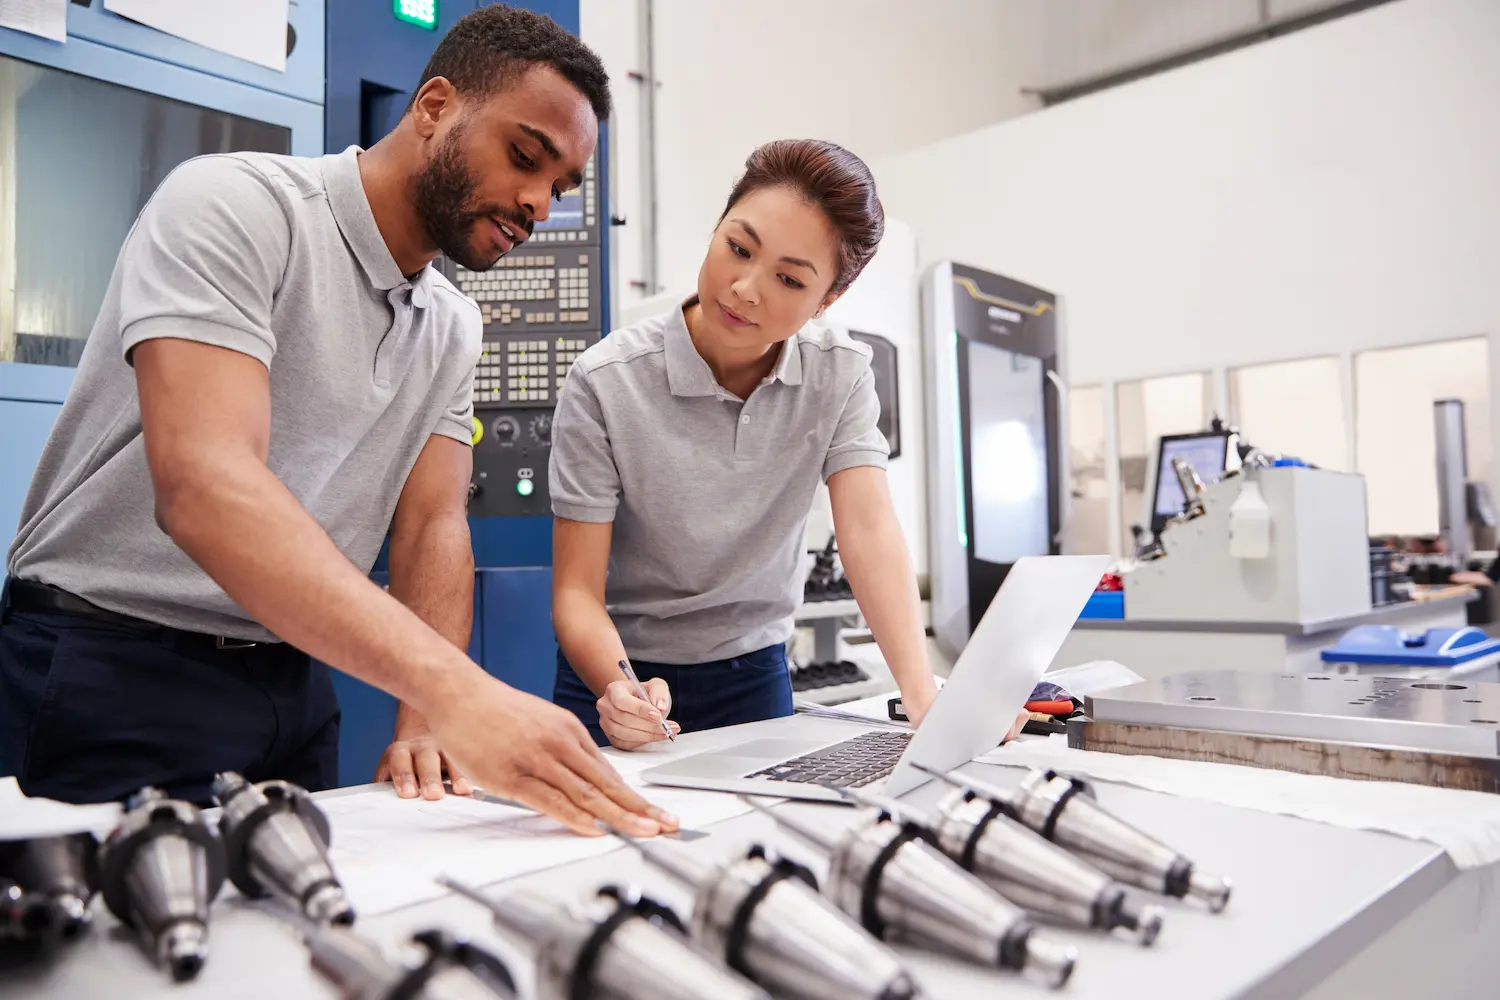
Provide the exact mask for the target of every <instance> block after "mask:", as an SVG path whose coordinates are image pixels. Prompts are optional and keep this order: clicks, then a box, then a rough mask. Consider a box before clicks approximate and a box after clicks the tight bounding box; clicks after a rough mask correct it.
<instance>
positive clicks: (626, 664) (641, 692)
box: [620, 660, 677, 743]
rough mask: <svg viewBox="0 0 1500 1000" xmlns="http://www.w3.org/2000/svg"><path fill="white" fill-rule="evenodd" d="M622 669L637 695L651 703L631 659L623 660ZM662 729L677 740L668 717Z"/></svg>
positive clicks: (662, 723)
mask: <svg viewBox="0 0 1500 1000" xmlns="http://www.w3.org/2000/svg"><path fill="white" fill-rule="evenodd" d="M620 669H621V670H623V671H624V672H625V679H626V680H628V681H629V682H630V683H631V684H632V685H634V686H635V696H636V697H637V698H639V699H641V701H644V702H645V703H646V704H648V705H650V704H651V698H650V697H649V696H648V695H647V694H646V689H645V688H643V687H641V679H640V678H639V677H637V676H636V675H635V671H634V670H633V669H632V668H631V666H630V661H629V660H621V661H620ZM661 731H662V732H664V733H666V734H667V739H669V740H671V741H672V742H673V743H676V742H677V737H675V736H673V735H672V727H671V726H669V725H667V720H666V719H662V720H661Z"/></svg>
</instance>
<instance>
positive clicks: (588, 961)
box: [438, 879, 770, 1000]
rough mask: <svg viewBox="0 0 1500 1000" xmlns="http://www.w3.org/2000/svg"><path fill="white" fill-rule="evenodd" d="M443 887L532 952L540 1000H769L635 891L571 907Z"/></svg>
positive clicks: (610, 889) (603, 894)
mask: <svg viewBox="0 0 1500 1000" xmlns="http://www.w3.org/2000/svg"><path fill="white" fill-rule="evenodd" d="M438 881H439V882H440V883H442V884H443V885H445V886H447V887H448V888H450V889H452V890H454V891H455V892H457V893H459V894H460V895H463V896H465V897H467V898H468V899H471V900H473V901H474V902H476V903H478V904H479V905H481V906H483V907H485V908H486V909H488V910H489V911H490V913H491V915H492V916H493V917H494V920H495V924H496V926H498V927H499V928H501V930H503V931H505V932H506V933H508V934H510V935H512V936H514V937H516V938H518V939H519V940H521V941H523V942H525V943H526V945H527V946H528V947H530V948H531V949H532V950H533V951H534V953H535V955H536V986H535V991H536V993H535V995H536V997H537V1000H588V998H602V1000H770V998H769V997H768V996H767V994H766V993H764V992H763V991H762V990H761V989H760V988H759V987H757V986H756V985H754V984H753V983H751V982H749V981H748V980H746V979H744V978H742V977H741V976H740V974H739V973H737V972H735V971H733V970H732V969H730V968H728V967H727V966H725V965H723V964H721V963H720V962H718V961H716V960H715V959H714V958H713V957H711V956H710V955H708V954H707V953H705V952H703V951H700V950H698V949H697V948H695V947H694V946H693V945H692V944H690V943H689V941H688V936H687V930H686V927H685V926H684V924H683V923H682V920H681V919H680V918H679V917H678V916H677V914H676V913H674V912H673V911H672V910H671V909H670V908H669V907H667V906H664V905H662V904H661V903H658V902H657V901H655V900H653V899H651V898H650V897H647V896H642V895H641V894H640V893H638V892H636V891H635V890H634V889H632V888H629V887H624V886H605V887H603V888H601V889H600V890H599V891H598V892H597V893H596V894H594V895H592V896H590V897H588V898H586V899H583V900H581V901H577V902H575V903H574V904H573V905H567V904H564V903H559V902H556V901H554V900H551V899H548V898H546V897H545V896H542V895H539V894H537V893H535V892H527V891H521V892H512V893H507V894H506V895H504V896H498V897H492V896H488V895H486V894H484V893H482V892H480V891H478V890H477V889H474V888H471V887H469V886H466V885H463V884H462V883H460V882H456V881H453V880H452V879H439V880H438Z"/></svg>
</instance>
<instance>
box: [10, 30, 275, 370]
mask: <svg viewBox="0 0 1500 1000" xmlns="http://www.w3.org/2000/svg"><path fill="white" fill-rule="evenodd" d="M291 142H292V136H291V130H290V129H288V128H286V127H284V126H281V125H271V124H267V123H265V122H260V121H255V120H253V119H249V118H241V117H238V116H236V115H231V114H226V113H224V112H222V111H215V110H212V109H209V108H204V107H199V106H197V105H193V104H187V103H184V102H182V101H174V100H170V99H168V98H165V97H158V96H157V95H155V94H148V93H145V92H144V91H139V90H133V89H131V88H129V87H122V86H118V85H116V84H112V83H105V82H103V81H101V80H95V79H93V78H91V77H87V76H80V75H78V74H76V73H68V72H65V71H63V70H58V69H52V68H50V67H47V66H38V65H36V64H34V63H28V62H23V61H22V60H19V59H14V58H11V57H9V56H4V55H0V285H9V287H12V288H14V289H15V294H14V299H13V300H12V303H11V308H10V309H9V310H0V320H4V321H5V325H4V326H3V327H0V361H23V362H31V363H34V364H57V365H74V364H77V362H78V355H79V354H80V353H81V351H82V349H83V343H84V339H85V338H86V337H87V336H88V333H89V330H90V329H92V327H93V325H94V317H95V314H96V313H97V312H98V310H99V303H100V302H101V301H103V299H104V291H105V289H106V288H107V287H108V285H109V279H110V274H111V272H112V271H113V270H114V265H115V257H116V256H117V255H118V254H119V252H120V246H121V244H122V243H124V241H125V236H126V234H127V233H128V232H129V231H130V227H131V225H132V224H133V223H134V222H135V218H136V216H137V215H138V214H139V213H140V210H141V208H142V207H143V206H144V205H145V204H146V200H147V199H148V198H150V197H151V193H152V192H153V191H155V190H156V187H157V185H158V184H160V183H161V182H162V179H163V178H164V177H166V176H167V174H168V173H169V172H171V170H172V169H173V168H174V167H176V166H177V165H178V164H180V163H182V162H183V161H185V160H188V159H191V158H192V157H194V156H198V155H200V154H203V153H229V152H237V151H241V150H256V151H260V152H266V153H289V152H290V151H291ZM7 216H8V218H7ZM6 222H9V223H10V225H5V224H4V223H6ZM9 233H13V234H14V235H13V237H11V238H10V239H6V238H5V237H6V235H8V234H9ZM7 312H9V313H10V315H9V316H7V315H6V314H7Z"/></svg>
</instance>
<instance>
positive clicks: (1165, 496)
mask: <svg viewBox="0 0 1500 1000" xmlns="http://www.w3.org/2000/svg"><path fill="white" fill-rule="evenodd" d="M1228 451H1229V435H1228V434H1193V435H1178V436H1173V437H1164V438H1162V439H1161V453H1160V455H1159V456H1158V459H1157V465H1156V501H1155V503H1154V504H1152V507H1151V510H1152V513H1153V514H1154V515H1155V517H1156V518H1167V517H1172V516H1174V515H1175V514H1177V513H1178V512H1179V511H1181V510H1182V505H1183V503H1184V502H1185V500H1186V497H1184V496H1183V495H1182V485H1181V484H1180V483H1178V482H1177V472H1176V471H1175V470H1174V469H1173V468H1172V461H1173V460H1174V459H1178V458H1180V459H1182V460H1184V461H1185V462H1187V464H1189V465H1191V466H1192V467H1193V471H1194V472H1196V473H1198V476H1199V478H1201V479H1202V480H1203V481H1204V482H1205V483H1207V482H1212V481H1213V480H1215V479H1218V478H1219V477H1220V476H1222V475H1223V474H1224V469H1225V457H1226V455H1227V454H1228Z"/></svg>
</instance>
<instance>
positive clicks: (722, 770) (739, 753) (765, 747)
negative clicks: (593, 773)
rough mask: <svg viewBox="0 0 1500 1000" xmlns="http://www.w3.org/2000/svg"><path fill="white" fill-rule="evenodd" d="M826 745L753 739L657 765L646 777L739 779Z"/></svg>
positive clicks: (801, 741)
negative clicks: (666, 775)
mask: <svg viewBox="0 0 1500 1000" xmlns="http://www.w3.org/2000/svg"><path fill="white" fill-rule="evenodd" d="M822 745H823V744H821V743H812V742H809V741H808V740H774V739H768V740H751V741H750V742H748V743H741V744H738V745H737V746H732V747H725V748H724V749H722V750H709V751H705V752H704V753H699V754H694V755H693V756H691V757H684V758H682V759H681V760H677V761H673V762H671V763H670V764H662V765H661V766H659V767H653V768H652V769H651V770H649V771H646V772H645V773H644V774H643V775H642V777H643V778H645V779H646V780H647V781H650V780H651V779H652V776H653V772H664V773H666V774H669V775H671V776H673V777H678V778H693V777H700V778H737V777H741V776H743V775H746V774H753V773H754V772H756V771H759V770H761V769H762V768H765V767H769V766H770V765H772V764H779V763H781V762H782V761H784V760H787V759H788V758H791V757H798V756H801V755H802V754H805V753H807V752H808V751H810V750H816V749H817V748H818V747H819V746H822Z"/></svg>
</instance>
